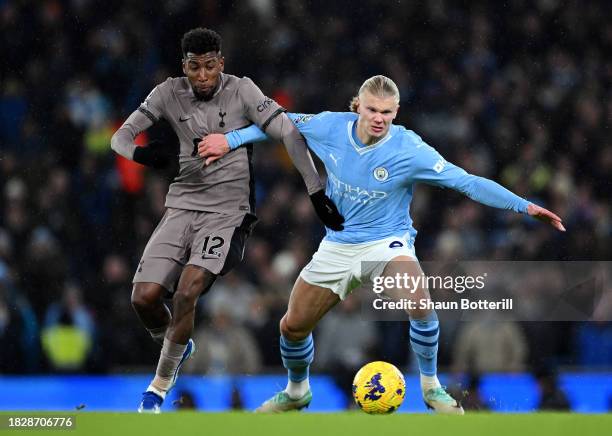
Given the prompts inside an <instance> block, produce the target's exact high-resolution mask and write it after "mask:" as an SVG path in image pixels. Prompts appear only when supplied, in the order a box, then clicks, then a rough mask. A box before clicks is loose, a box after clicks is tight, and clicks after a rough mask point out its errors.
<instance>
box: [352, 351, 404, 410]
mask: <svg viewBox="0 0 612 436" xmlns="http://www.w3.org/2000/svg"><path fill="white" fill-rule="evenodd" d="M405 393H406V382H405V381H404V376H403V375H402V373H401V372H400V370H399V369H397V368H396V367H395V366H394V365H392V364H390V363H387V362H382V361H378V362H370V363H368V364H367V365H365V366H363V367H362V368H361V369H360V370H359V371H357V374H355V378H354V379H353V398H354V399H355V402H356V403H357V405H358V406H359V407H360V408H361V410H363V411H364V412H366V413H392V412H394V411H396V410H397V409H398V408H399V406H401V405H402V402H403V401H404V395H405Z"/></svg>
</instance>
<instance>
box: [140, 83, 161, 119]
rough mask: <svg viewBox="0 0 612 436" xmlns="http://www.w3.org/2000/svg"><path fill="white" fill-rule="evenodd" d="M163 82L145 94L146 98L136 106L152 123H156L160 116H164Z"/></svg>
mask: <svg viewBox="0 0 612 436" xmlns="http://www.w3.org/2000/svg"><path fill="white" fill-rule="evenodd" d="M163 88H164V84H163V83H162V84H159V85H157V86H156V87H155V88H153V91H151V92H150V93H149V95H147V98H145V100H144V101H143V102H142V104H141V105H140V106H139V107H138V110H139V111H140V112H142V113H143V114H144V115H146V117H147V118H148V119H150V120H151V121H152V122H153V123H156V122H158V121H159V120H160V118H163V117H164V98H163V92H164V89H163Z"/></svg>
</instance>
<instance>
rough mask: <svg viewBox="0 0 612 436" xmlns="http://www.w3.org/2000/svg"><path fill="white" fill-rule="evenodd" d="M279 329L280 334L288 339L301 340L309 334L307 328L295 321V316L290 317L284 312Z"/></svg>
mask: <svg viewBox="0 0 612 436" xmlns="http://www.w3.org/2000/svg"><path fill="white" fill-rule="evenodd" d="M280 331H281V335H283V336H284V337H285V338H286V339H289V340H290V341H301V340H302V339H304V338H306V336H308V335H309V334H310V329H309V328H307V327H305V326H304V325H301V323H299V322H296V320H295V318H293V317H290V316H289V314H286V315H285V316H283V319H281V322H280Z"/></svg>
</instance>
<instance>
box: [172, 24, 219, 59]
mask: <svg viewBox="0 0 612 436" xmlns="http://www.w3.org/2000/svg"><path fill="white" fill-rule="evenodd" d="M181 49H182V50H183V57H186V56H187V53H190V52H191V53H195V54H199V55H202V54H204V53H208V52H211V51H216V52H220V51H221V35H219V34H218V33H217V32H215V31H214V30H210V29H205V28H203V27H198V28H197V29H191V30H190V31H189V32H187V33H185V34H184V35H183V39H182V40H181Z"/></svg>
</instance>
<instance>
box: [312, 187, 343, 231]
mask: <svg viewBox="0 0 612 436" xmlns="http://www.w3.org/2000/svg"><path fill="white" fill-rule="evenodd" d="M310 201H312V205H313V206H314V209H315V212H316V213H317V216H318V217H319V219H320V220H321V221H323V224H325V226H326V227H329V228H330V229H332V230H336V231H340V230H343V229H344V226H343V225H342V223H343V222H344V217H343V216H342V215H340V212H338V208H337V207H336V205H335V204H334V202H333V201H331V200H330V198H329V197H328V196H327V195H325V191H324V190H322V189H321V190H320V191H317V192H315V193H314V194H312V195H311V196H310Z"/></svg>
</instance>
